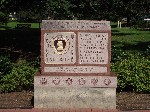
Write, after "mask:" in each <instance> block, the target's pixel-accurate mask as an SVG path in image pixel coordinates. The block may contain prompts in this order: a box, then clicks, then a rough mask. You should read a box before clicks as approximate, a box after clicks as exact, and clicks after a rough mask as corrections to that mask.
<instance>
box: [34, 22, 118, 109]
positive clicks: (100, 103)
mask: <svg viewBox="0 0 150 112" xmlns="http://www.w3.org/2000/svg"><path fill="white" fill-rule="evenodd" d="M110 59H111V28H110V22H109V21H85V20H43V21H42V29H41V71H40V73H36V75H35V76H34V107H35V108H52V109H53V108H55V109H62V110H64V109H74V110H76V109H83V110H84V109H116V87H117V77H116V76H115V75H114V74H112V73H110Z"/></svg>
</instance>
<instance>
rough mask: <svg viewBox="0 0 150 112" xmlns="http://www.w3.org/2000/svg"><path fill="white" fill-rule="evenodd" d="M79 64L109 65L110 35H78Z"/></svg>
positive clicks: (81, 33) (83, 33)
mask: <svg viewBox="0 0 150 112" xmlns="http://www.w3.org/2000/svg"><path fill="white" fill-rule="evenodd" d="M78 52H79V64H107V63H108V33H85V32H79V33H78Z"/></svg>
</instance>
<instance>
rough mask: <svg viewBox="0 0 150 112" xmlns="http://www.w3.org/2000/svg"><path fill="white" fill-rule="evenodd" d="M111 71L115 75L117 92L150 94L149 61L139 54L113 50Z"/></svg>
mask: <svg viewBox="0 0 150 112" xmlns="http://www.w3.org/2000/svg"><path fill="white" fill-rule="evenodd" d="M112 56H113V58H112V59H113V60H112V63H111V70H112V71H113V72H115V73H116V74H117V78H118V90H119V91H126V90H129V91H134V92H150V66H149V65H150V60H149V59H148V58H146V57H143V55H142V54H141V53H138V52H136V51H135V52H133V51H124V52H123V51H122V50H115V52H113V55H112Z"/></svg>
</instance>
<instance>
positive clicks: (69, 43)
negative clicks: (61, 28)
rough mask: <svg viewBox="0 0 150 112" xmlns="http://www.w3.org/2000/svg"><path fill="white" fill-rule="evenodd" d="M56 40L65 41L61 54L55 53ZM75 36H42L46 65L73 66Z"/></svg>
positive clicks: (56, 33)
mask: <svg viewBox="0 0 150 112" xmlns="http://www.w3.org/2000/svg"><path fill="white" fill-rule="evenodd" d="M58 40H64V41H65V47H64V48H63V51H62V52H58V51H57V44H56V42H58ZM75 45H76V34H75V33H74V32H51V33H45V34H44V61H45V63H46V64H74V63H75V62H76V46H75Z"/></svg>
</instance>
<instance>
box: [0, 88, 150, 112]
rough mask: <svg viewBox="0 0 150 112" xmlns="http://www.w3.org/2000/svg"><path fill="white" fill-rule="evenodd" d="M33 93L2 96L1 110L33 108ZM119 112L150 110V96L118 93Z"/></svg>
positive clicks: (0, 98) (3, 94)
mask: <svg viewBox="0 0 150 112" xmlns="http://www.w3.org/2000/svg"><path fill="white" fill-rule="evenodd" d="M33 96H34V93H33V91H22V92H11V93H2V94H0V108H33V102H34V99H33ZM117 109H118V110H148V109H149V110H150V94H138V93H130V92H121V93H117Z"/></svg>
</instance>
